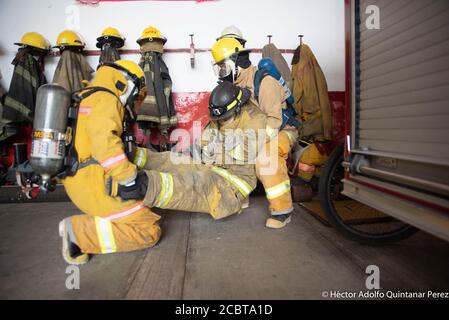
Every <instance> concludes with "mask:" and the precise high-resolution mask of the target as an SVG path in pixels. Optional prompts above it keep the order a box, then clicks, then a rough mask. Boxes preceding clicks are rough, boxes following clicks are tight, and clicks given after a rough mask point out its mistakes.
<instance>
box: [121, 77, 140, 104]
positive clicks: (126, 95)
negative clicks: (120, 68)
mask: <svg viewBox="0 0 449 320" xmlns="http://www.w3.org/2000/svg"><path fill="white" fill-rule="evenodd" d="M135 91H136V88H135V85H134V82H133V81H132V80H129V79H128V88H127V89H126V92H125V93H124V94H122V95H121V96H120V102H121V103H122V105H123V106H124V107H126V106H127V105H129V104H130V102H131V101H129V100H130V98H131V96H132V95H133V93H134V92H135Z"/></svg>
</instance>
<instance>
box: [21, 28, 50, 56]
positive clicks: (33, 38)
mask: <svg viewBox="0 0 449 320" xmlns="http://www.w3.org/2000/svg"><path fill="white" fill-rule="evenodd" d="M14 44H15V45H18V46H28V47H33V48H37V49H41V50H45V51H48V50H50V49H51V45H50V41H48V40H47V39H45V38H44V36H42V35H41V34H39V33H37V32H27V33H25V34H24V35H23V36H22V39H21V40H20V42H17V43H14Z"/></svg>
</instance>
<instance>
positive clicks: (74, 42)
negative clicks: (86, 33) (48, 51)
mask: <svg viewBox="0 0 449 320" xmlns="http://www.w3.org/2000/svg"><path fill="white" fill-rule="evenodd" d="M85 46H86V44H85V43H84V42H83V41H82V40H81V37H80V36H79V35H78V34H77V33H76V32H75V31H71V30H65V31H63V32H61V33H60V34H59V36H58V40H57V41H56V46H55V48H63V47H80V48H84V47H85Z"/></svg>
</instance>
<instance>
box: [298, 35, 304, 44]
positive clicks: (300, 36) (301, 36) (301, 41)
mask: <svg viewBox="0 0 449 320" xmlns="http://www.w3.org/2000/svg"><path fill="white" fill-rule="evenodd" d="M298 37H299V39H300V44H301V45H303V40H302V38H304V35H303V34H300V35H299V36H298Z"/></svg>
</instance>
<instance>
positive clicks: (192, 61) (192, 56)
mask: <svg viewBox="0 0 449 320" xmlns="http://www.w3.org/2000/svg"><path fill="white" fill-rule="evenodd" d="M194 36H195V35H194V34H190V39H191V43H190V66H191V67H192V69H193V68H195V43H194V42H193V37H194Z"/></svg>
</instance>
